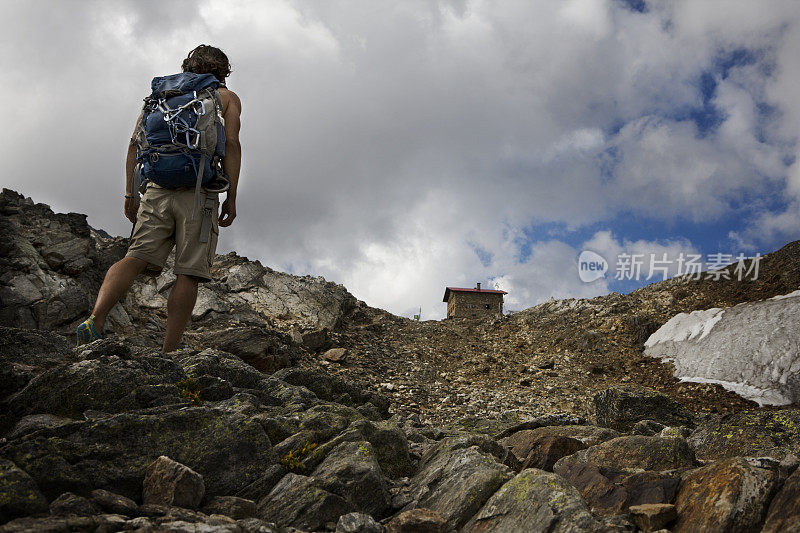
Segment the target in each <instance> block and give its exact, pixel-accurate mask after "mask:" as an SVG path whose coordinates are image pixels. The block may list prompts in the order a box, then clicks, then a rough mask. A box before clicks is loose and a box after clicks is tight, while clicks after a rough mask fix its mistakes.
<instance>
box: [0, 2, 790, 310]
mask: <svg viewBox="0 0 800 533" xmlns="http://www.w3.org/2000/svg"><path fill="white" fill-rule="evenodd" d="M648 7H649V8H650V11H649V12H648V13H643V14H642V13H634V12H631V11H628V10H626V9H625V8H624V5H623V3H622V2H617V1H612V0H571V1H569V2H551V1H541V2H527V1H509V2H502V3H496V2H484V1H479V0H475V1H463V2H461V1H452V2H446V1H440V2H428V1H423V0H419V1H408V2H395V3H376V2H369V1H361V2H333V1H332V2H303V1H283V0H273V1H268V2H255V1H247V2H224V1H219V0H215V1H213V2H212V1H204V2H170V3H167V4H163V3H159V4H156V3H153V2H134V1H127V2H82V3H63V2H51V3H46V2H19V3H16V4H14V5H13V9H12V8H9V9H8V10H7V13H6V16H5V17H4V18H3V20H2V21H0V45H2V47H3V49H4V50H6V51H7V53H5V54H4V56H3V58H2V59H0V62H2V63H1V64H0V66H1V67H2V69H3V72H4V74H5V79H6V80H7V82H8V83H6V84H3V85H2V86H0V97H2V98H3V101H5V102H14V105H13V106H8V109H7V115H6V118H7V121H8V122H9V123H11V124H13V125H14V129H13V134H12V133H11V132H9V133H8V135H9V136H10V137H11V139H10V140H9V141H7V142H3V143H0V158H2V160H3V161H4V163H5V168H4V179H3V181H4V183H3V185H4V186H9V187H12V188H15V189H18V190H21V191H22V192H24V193H25V194H27V195H32V196H33V197H34V198H35V199H37V200H39V201H45V202H48V203H51V204H53V206H54V207H55V208H56V209H60V210H70V211H81V212H87V213H89V216H90V223H92V224H93V225H95V226H98V227H104V228H106V229H108V230H110V231H112V232H114V233H118V234H127V233H128V231H129V230H128V228H127V223H126V222H125V221H124V220H123V219H122V217H121V201H120V200H121V197H120V196H121V194H120V193H121V190H122V160H123V156H124V149H125V146H126V142H127V138H128V136H129V135H130V131H131V129H132V127H133V122H134V120H135V118H136V115H137V114H138V108H139V106H140V102H141V99H142V97H143V96H145V93H146V92H147V88H148V86H149V79H150V78H151V77H152V76H154V75H161V74H166V73H169V72H172V71H176V70H178V68H179V65H180V62H181V60H182V59H183V57H184V56H185V54H186V53H187V52H188V50H190V49H191V48H193V47H194V46H196V45H197V44H199V43H200V42H205V43H210V44H215V45H218V46H221V47H222V48H223V49H225V50H226V51H227V52H228V54H229V56H230V58H231V61H232V64H233V68H234V74H233V75H232V77H231V80H230V86H231V88H232V89H233V90H236V91H237V92H238V93H239V94H240V96H241V98H242V101H243V108H244V116H243V120H242V124H243V129H242V144H243V148H244V166H243V174H242V180H241V194H240V198H239V206H238V208H239V209H238V210H239V214H240V218H239V219H238V220H237V221H236V223H235V224H234V226H233V227H232V228H231V229H229V230H226V231H224V232H223V235H222V240H221V245H220V249H221V251H227V250H230V249H236V250H237V251H239V252H240V253H243V254H246V255H249V256H251V257H252V258H258V259H261V260H262V262H264V263H265V264H268V265H271V266H273V267H276V268H286V269H290V270H293V271H295V272H298V273H306V272H309V273H314V274H323V275H325V276H326V277H328V278H330V279H333V280H335V281H340V282H344V283H345V284H346V285H347V286H348V287H349V288H350V289H351V290H352V291H353V292H354V293H355V294H356V296H358V297H360V298H362V299H364V300H366V301H367V302H369V303H370V304H372V305H377V306H381V307H384V308H387V309H389V310H392V311H394V312H398V313H407V314H410V313H411V312H412V311H416V309H417V308H418V306H419V305H420V304H422V306H423V315H424V316H437V313H438V316H440V315H441V314H443V312H444V306H443V304H441V302H440V301H439V300H440V298H441V293H442V292H443V289H444V286H445V285H464V284H466V285H472V284H473V283H475V282H476V281H478V280H489V279H495V280H496V281H498V282H499V283H501V284H503V285H504V286H505V287H508V288H511V289H513V290H510V291H509V292H511V294H509V296H508V299H507V301H508V303H509V306H511V307H525V306H527V305H531V304H532V303H535V302H537V301H540V300H541V299H546V298H547V297H549V296H551V295H553V296H557V297H560V296H569V295H592V294H596V293H598V292H599V291H603V290H607V288H606V287H604V286H601V285H591V284H590V285H591V286H588V285H586V284H582V283H580V281H579V280H578V278H577V273H576V272H575V271H574V262H575V260H576V258H577V254H578V253H579V252H580V250H576V249H574V248H573V247H571V246H569V245H568V244H566V243H564V242H561V241H559V240H558V239H559V236H558V235H554V236H552V237H548V238H541V239H538V240H535V241H534V242H528V241H530V239H529V237H527V236H526V235H525V234H523V233H521V228H530V227H532V226H536V225H537V224H550V223H554V224H556V225H561V226H563V227H566V228H567V230H571V229H576V228H582V227H584V226H586V225H589V224H597V223H600V224H602V222H603V221H604V220H609V219H611V218H614V217H615V216H617V215H619V214H620V213H634V214H636V215H637V216H641V217H645V218H647V219H649V220H660V221H664V222H665V223H669V222H671V221H674V220H676V219H684V220H685V219H689V220H694V221H697V222H708V221H712V220H718V219H719V218H720V217H723V216H725V215H728V214H730V213H731V212H733V211H734V210H736V209H740V207H737V206H740V205H741V204H742V203H743V202H746V201H749V200H750V199H753V198H756V199H762V197H763V195H765V194H770V191H773V190H775V189H776V188H778V189H780V188H781V187H787V188H786V189H785V194H787V195H789V194H794V195H797V194H800V193H798V192H797V191H798V190H800V185H798V184H797V183H798V181H797V179H796V177H790V176H796V175H797V172H796V170H795V173H794V174H790V172H789V171H788V168H787V164H786V161H787V160H788V159H790V158H791V157H792V156H795V157H796V156H797V140H798V133H800V132H799V131H798V129H797V124H798V123H800V105H798V103H797V102H798V101H797V98H796V87H797V86H798V82H800V67H798V63H797V61H796V60H795V55H796V50H797V49H798V48H799V47H800V28H798V11H799V10H798V8H797V4H796V3H794V2H774V3H772V4H771V7H770V8H769V9H765V8H763V7H762V6H760V5H758V3H756V2H749V1H742V2H730V3H726V7H725V9H720V8H719V4H718V3H713V2H692V1H679V2H668V1H666V0H663V1H654V2H648ZM154 13H157V15H154ZM737 49H746V50H749V51H751V52H752V55H753V57H755V62H753V63H751V64H748V65H740V66H734V67H732V68H730V69H728V71H727V73H726V76H725V77H723V76H722V75H721V73H720V71H719V69H718V68H717V66H715V63H714V61H715V59H716V58H719V57H721V55H724V54H726V53H729V52H731V51H734V50H737ZM704 72H705V73H707V74H708V73H710V75H712V76H713V77H714V80H715V82H716V83H717V89H716V92H715V93H714V95H713V98H712V100H711V102H707V104H709V105H713V106H715V108H716V109H718V110H719V111H720V112H721V115H720V116H721V117H722V118H723V121H722V123H721V124H720V125H719V127H718V128H717V129H713V130H712V131H711V132H710V133H708V134H707V135H705V136H702V135H699V132H698V129H697V127H696V126H695V124H694V122H693V121H692V120H690V119H689V111H691V110H697V109H699V108H701V107H702V106H703V101H702V97H701V94H700V92H699V89H698V82H699V79H700V76H701V74H703V73H704ZM763 104H767V105H769V106H772V107H773V108H774V109H775V110H776V111H775V112H774V113H773V114H772V115H769V116H768V117H767V118H765V115H764V113H763V112H762V111H763ZM7 131H8V130H7ZM12 135H13V136H12ZM87 191H91V193H90V194H87ZM794 198H796V196H795V197H794ZM767 203H768V202H767ZM785 204H786V205H787V206H789V205H791V206H792V207H790V209H789V210H787V211H786V212H785V213H784V212H782V211H781V210H778V211H775V210H774V209H769V208H767V207H765V208H764V210H763V214H762V215H761V216H760V217H759V218H758V219H757V220H754V222H753V226H752V229H750V230H747V231H746V232H744V233H742V234H741V235H737V237H736V238H740V239H743V240H746V241H748V242H750V243H751V244H752V245H753V246H756V245H762V244H763V243H764V242H771V241H769V239H777V238H781V236H784V235H797V233H796V231H795V230H793V229H792V223H793V222H794V221H796V218H794V216H795V215H794V214H795V213H796V209H797V207H796V206H797V204H791V202H785ZM792 209H795V211H792ZM748 232H749V233H748ZM598 235H601V234H597V235H595V238H594V240H596V241H597V244H598V245H599V244H602V243H601V242H600V241H601V237H599V236H598ZM648 238H649V237H648ZM620 239H622V237H620ZM594 240H593V242H594ZM606 241H607V244H608V246H611V244H610V243H611V242H612V241H613V242H617V244H618V245H619V246H623V245H624V246H627V245H628V244H631V243H626V241H625V240H624V239H622V240H619V241H618V240H616V239H611V237H610V236H609V237H608V238H607V239H606ZM652 241H653V242H650V241H646V242H645V243H644V244H642V245H641V246H642V247H643V248H647V247H650V249H654V248H652V247H653V246H656V247H658V246H663V247H666V248H665V249H669V250H673V249H678V248H691V245H690V244H689V243H688V242H683V241H680V242H677V244H676V243H665V244H662V245H659V244H657V243H658V242H660V241H659V240H658V238H657V236H653V239H652ZM521 242H524V243H526V245H527V246H528V247H530V254H529V255H527V256H525V258H524V260H520V258H521V257H522V256H523V255H524V254H522V253H521V248H520V243H521ZM634 244H635V243H634ZM475 247H477V248H479V249H480V250H483V251H484V252H485V253H484V256H483V257H479V255H478V254H476V252H475V251H474V249H475ZM658 249H660V248H658ZM487 257H488V258H489V259H488V260H487ZM564 272H569V275H565V274H564ZM572 274H574V276H573V275H572Z"/></svg>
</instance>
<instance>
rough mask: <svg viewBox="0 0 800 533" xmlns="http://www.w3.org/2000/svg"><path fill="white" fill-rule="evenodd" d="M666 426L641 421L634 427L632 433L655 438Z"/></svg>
mask: <svg viewBox="0 0 800 533" xmlns="http://www.w3.org/2000/svg"><path fill="white" fill-rule="evenodd" d="M665 427H666V426H664V424H661V423H659V422H656V421H655V420H639V421H638V422H636V423H635V424H634V425H633V428H632V429H631V433H633V434H634V435H645V436H648V437H650V436H653V435H656V434H660V433H661V430H663V429H664V428H665Z"/></svg>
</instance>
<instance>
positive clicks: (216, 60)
mask: <svg viewBox="0 0 800 533" xmlns="http://www.w3.org/2000/svg"><path fill="white" fill-rule="evenodd" d="M181 67H182V68H183V71H184V72H194V73H195V74H213V75H214V76H216V77H217V79H218V80H219V81H221V82H224V81H225V78H227V77H228V76H230V74H231V64H230V62H228V56H226V55H225V52H223V51H222V50H220V49H219V48H216V47H214V46H209V45H207V44H201V45H200V46H198V47H197V48H195V49H194V50H192V51H191V52H189V55H188V56H186V59H184V60H183V65H181Z"/></svg>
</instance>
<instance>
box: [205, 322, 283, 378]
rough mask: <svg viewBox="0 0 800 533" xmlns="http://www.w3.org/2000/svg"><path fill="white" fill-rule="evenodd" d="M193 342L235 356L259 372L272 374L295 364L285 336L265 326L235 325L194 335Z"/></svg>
mask: <svg viewBox="0 0 800 533" xmlns="http://www.w3.org/2000/svg"><path fill="white" fill-rule="evenodd" d="M194 339H195V341H196V342H198V343H199V344H201V345H203V346H211V347H213V348H216V349H218V350H222V351H224V352H228V353H231V354H233V355H235V356H236V357H239V358H240V359H242V360H243V361H244V362H246V363H247V364H249V365H250V366H252V367H254V368H256V369H258V370H260V371H261V372H267V373H272V372H275V371H276V370H280V369H281V368H286V367H288V366H291V365H292V364H294V363H295V362H296V361H297V351H296V349H295V348H294V347H293V346H292V342H291V339H290V338H289V336H288V335H286V334H285V333H281V332H279V331H277V330H274V329H271V328H268V327H266V326H239V327H232V328H226V329H222V330H214V331H204V332H203V333H199V334H195V335H194Z"/></svg>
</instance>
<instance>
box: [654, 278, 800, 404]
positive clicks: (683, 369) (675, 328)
mask: <svg viewBox="0 0 800 533" xmlns="http://www.w3.org/2000/svg"><path fill="white" fill-rule="evenodd" d="M644 353H645V354H646V355H649V356H650V357H656V358H659V359H663V360H665V361H671V362H672V363H673V364H674V365H675V377H677V378H679V379H680V380H681V381H693V382H699V383H719V384H720V385H722V386H723V387H725V388H726V389H728V390H731V391H733V392H735V393H737V394H739V395H740V396H742V397H744V398H748V399H750V400H754V401H756V402H758V404H759V405H787V404H792V403H795V402H797V401H800V290H797V291H794V292H792V293H789V294H784V295H781V296H775V297H774V298H770V299H769V300H762V301H760V302H747V303H742V304H739V305H735V306H733V307H729V308H727V309H717V308H714V309H706V310H704V311H692V312H691V313H679V314H677V315H675V316H674V317H672V318H671V319H670V320H669V321H668V322H667V323H666V324H664V325H663V326H661V328H660V329H659V330H658V331H656V332H655V333H653V334H652V335H651V336H650V338H649V339H647V342H645V350H644Z"/></svg>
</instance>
